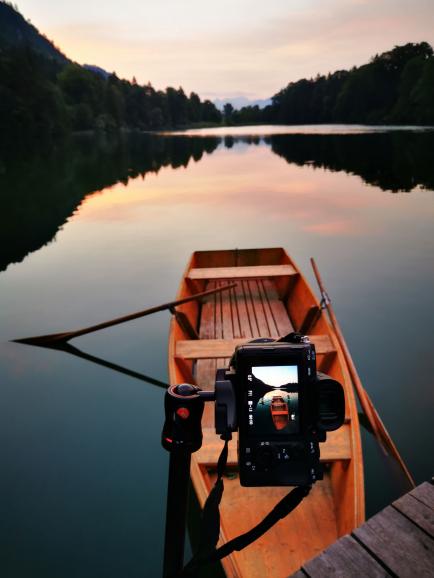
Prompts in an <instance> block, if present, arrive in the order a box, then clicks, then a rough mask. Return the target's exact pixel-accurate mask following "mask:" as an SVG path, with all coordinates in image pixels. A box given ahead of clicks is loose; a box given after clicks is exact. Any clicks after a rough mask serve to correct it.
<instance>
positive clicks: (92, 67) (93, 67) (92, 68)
mask: <svg viewBox="0 0 434 578" xmlns="http://www.w3.org/2000/svg"><path fill="white" fill-rule="evenodd" d="M83 68H85V69H86V70H90V71H91V72H94V73H95V74H98V76H101V78H104V80H107V78H108V77H109V76H110V72H107V70H104V68H101V67H100V66H96V65H95V64H83Z"/></svg>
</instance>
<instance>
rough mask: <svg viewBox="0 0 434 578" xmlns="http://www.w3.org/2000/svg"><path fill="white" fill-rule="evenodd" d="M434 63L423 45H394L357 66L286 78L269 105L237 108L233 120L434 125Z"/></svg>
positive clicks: (235, 121) (425, 44) (424, 43)
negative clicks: (319, 74)
mask: <svg viewBox="0 0 434 578" xmlns="http://www.w3.org/2000/svg"><path fill="white" fill-rule="evenodd" d="M433 67H434V56H433V50H432V48H431V46H430V45H429V44H428V43H426V42H421V43H419V44H413V43H408V44H405V45H404V46H397V47H395V48H394V49H393V50H390V51H389V52H384V53H383V54H380V55H377V56H375V57H374V58H373V59H372V60H371V62H370V63H368V64H365V65H364V66H360V67H359V68H353V69H352V70H350V71H346V70H341V71H337V72H335V73H333V74H329V75H327V76H317V77H316V78H315V79H309V80H308V79H302V80H299V81H297V82H291V83H290V84H288V86H287V87H286V88H284V89H282V90H281V91H279V92H278V93H277V94H275V95H274V96H273V98H272V105H271V106H270V107H266V108H265V109H263V110H260V109H259V108H257V107H245V108H242V109H241V110H240V111H236V112H235V113H234V114H233V115H232V122H234V123H235V124H251V123H261V122H273V123H285V124H308V123H333V122H343V123H368V124H383V123H384V124H396V123H401V124H403V123H405V124H433V123H434V94H433V93H434V78H433Z"/></svg>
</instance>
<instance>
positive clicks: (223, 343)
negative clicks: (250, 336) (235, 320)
mask: <svg viewBox="0 0 434 578" xmlns="http://www.w3.org/2000/svg"><path fill="white" fill-rule="evenodd" d="M272 337H273V338H275V339H277V336H272ZM310 339H311V341H312V343H313V344H314V345H315V348H316V352H317V355H324V354H327V353H331V352H333V351H335V350H334V349H333V345H332V342H331V340H330V337H329V336H328V335H311V336H310ZM247 341H248V340H246V339H245V338H240V337H238V338H236V339H198V340H196V339H187V340H179V341H177V342H176V350H175V354H176V356H179V357H184V358H185V359H216V358H224V357H225V358H228V357H231V355H232V354H233V352H234V350H235V347H236V346H237V345H242V344H243V343H247Z"/></svg>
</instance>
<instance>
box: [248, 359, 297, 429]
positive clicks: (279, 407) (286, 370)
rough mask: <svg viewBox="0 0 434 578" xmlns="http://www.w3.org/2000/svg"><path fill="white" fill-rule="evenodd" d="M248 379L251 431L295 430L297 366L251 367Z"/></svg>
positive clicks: (249, 423)
mask: <svg viewBox="0 0 434 578" xmlns="http://www.w3.org/2000/svg"><path fill="white" fill-rule="evenodd" d="M247 379H248V390H247V405H248V425H249V429H250V431H251V432H252V433H254V434H255V435H259V436H266V435H270V434H271V435H273V434H282V435H288V434H294V433H298V432H299V417H300V416H299V407H298V367H297V366H296V365H268V366H257V367H252V368H251V372H250V373H249V374H248V376H247Z"/></svg>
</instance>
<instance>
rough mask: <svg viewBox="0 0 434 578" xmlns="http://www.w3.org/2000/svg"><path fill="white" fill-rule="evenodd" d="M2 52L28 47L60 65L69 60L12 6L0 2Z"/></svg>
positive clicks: (0, 46)
mask: <svg viewBox="0 0 434 578" xmlns="http://www.w3.org/2000/svg"><path fill="white" fill-rule="evenodd" d="M0 23H1V25H0V50H2V49H3V48H21V47H24V46H27V47H29V48H31V49H32V50H33V51H34V52H37V53H39V54H42V55H44V56H45V57H46V58H49V59H52V60H56V61H58V62H60V63H66V62H69V60H68V58H67V57H66V56H65V55H64V54H63V53H62V52H61V51H60V50H59V49H58V48H57V47H56V46H55V45H54V44H53V43H52V42H51V41H50V40H48V38H46V37H45V36H44V35H42V34H40V32H38V30H37V29H36V28H35V27H34V26H33V24H31V23H30V22H28V21H27V20H26V19H25V18H24V17H23V16H22V15H21V14H20V13H19V12H18V11H17V9H16V7H14V6H13V5H12V4H9V3H7V2H2V1H0Z"/></svg>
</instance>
